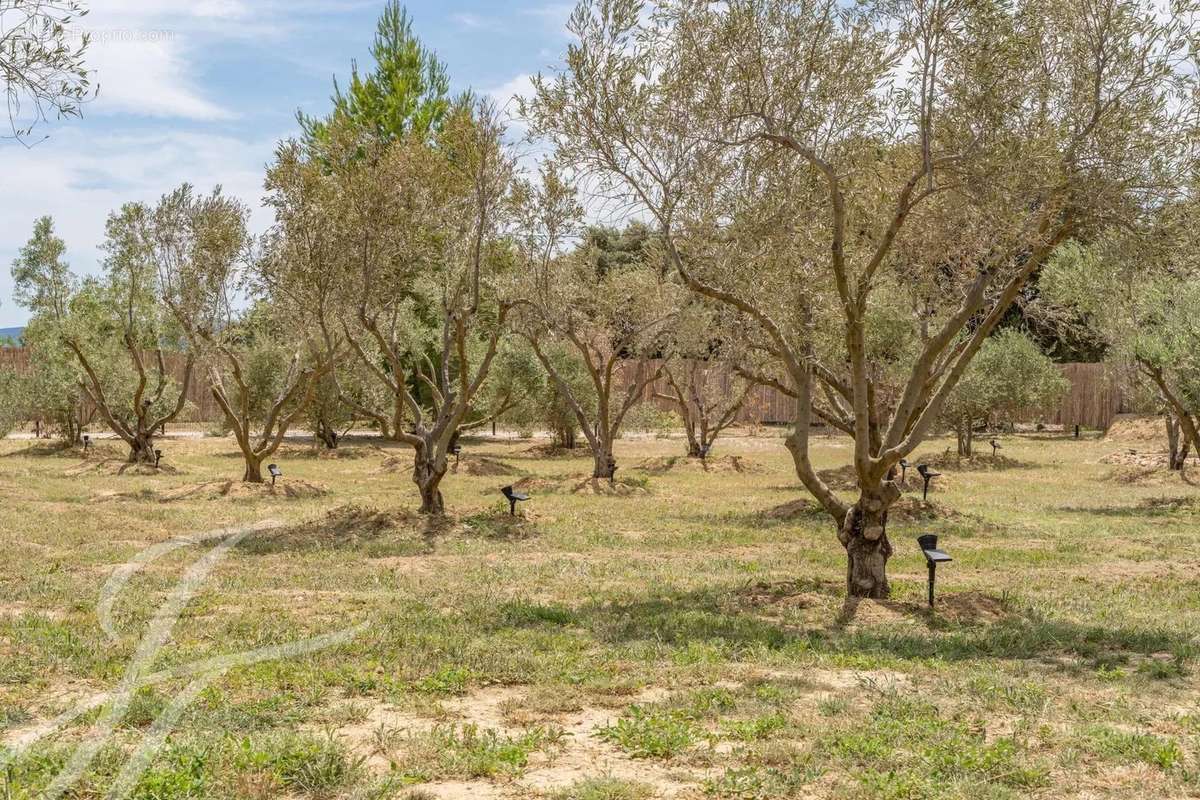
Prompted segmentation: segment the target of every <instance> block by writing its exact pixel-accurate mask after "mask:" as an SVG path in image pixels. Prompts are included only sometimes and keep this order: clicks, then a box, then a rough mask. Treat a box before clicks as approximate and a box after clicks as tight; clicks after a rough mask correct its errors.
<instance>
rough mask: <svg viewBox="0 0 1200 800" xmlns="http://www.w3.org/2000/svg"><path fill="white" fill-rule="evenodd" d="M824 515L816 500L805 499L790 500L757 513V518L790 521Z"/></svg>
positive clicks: (823, 510)
mask: <svg viewBox="0 0 1200 800" xmlns="http://www.w3.org/2000/svg"><path fill="white" fill-rule="evenodd" d="M824 515H825V509H823V508H821V506H820V504H819V503H817V501H816V500H810V499H807V498H801V499H799V500H792V501H790V502H787V503H784V504H782V505H778V506H775V507H774V508H769V509H767V510H766V511H763V512H760V513H759V516H760V517H762V518H763V519H771V520H792V519H799V518H800V517H813V516H818V517H819V516H824Z"/></svg>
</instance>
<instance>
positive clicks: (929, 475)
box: [917, 464, 942, 500]
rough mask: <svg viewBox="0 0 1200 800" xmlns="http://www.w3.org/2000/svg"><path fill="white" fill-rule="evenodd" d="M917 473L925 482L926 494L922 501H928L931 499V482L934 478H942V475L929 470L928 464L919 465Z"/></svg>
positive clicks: (923, 495) (922, 496)
mask: <svg viewBox="0 0 1200 800" xmlns="http://www.w3.org/2000/svg"><path fill="white" fill-rule="evenodd" d="M917 472H919V473H921V477H922V478H923V479H924V480H925V492H924V494H922V495H921V499H922V500H928V499H929V482H930V481H932V480H933V479H934V478H939V477H941V475H942V473H940V472H934V471H933V470H931V469H930V468H929V465H928V464H918V465H917Z"/></svg>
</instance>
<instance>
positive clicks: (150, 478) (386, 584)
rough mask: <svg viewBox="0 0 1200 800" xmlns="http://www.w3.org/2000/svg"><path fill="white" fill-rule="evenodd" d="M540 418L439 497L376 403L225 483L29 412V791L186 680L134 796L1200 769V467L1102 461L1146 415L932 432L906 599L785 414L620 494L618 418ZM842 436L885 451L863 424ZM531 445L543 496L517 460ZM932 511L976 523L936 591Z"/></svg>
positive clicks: (148, 722) (11, 753) (16, 671)
mask: <svg viewBox="0 0 1200 800" xmlns="http://www.w3.org/2000/svg"><path fill="white" fill-rule="evenodd" d="M536 444H537V443H536V442H529V441H523V442H500V441H468V442H467V443H466V447H465V450H464V453H465V455H464V457H463V462H462V466H461V467H460V469H459V472H458V474H453V475H449V476H447V479H446V481H445V483H444V485H443V490H444V492H445V494H446V498H447V504H448V506H449V508H450V509H451V510H452V512H453V516H452V517H451V518H449V519H447V520H445V521H443V522H440V523H437V524H430V523H427V522H425V521H423V520H420V519H418V518H417V517H416V516H415V515H414V514H413V513H412V509H414V508H415V507H416V501H417V494H416V489H415V487H414V485H413V484H412V482H411V481H410V480H409V477H408V474H407V472H406V470H405V468H404V467H405V465H406V462H407V456H406V455H405V453H404V452H403V451H399V450H383V449H380V448H379V447H378V446H377V444H376V443H373V442H371V441H370V440H356V441H350V442H348V443H347V444H346V445H345V446H344V448H343V450H342V451H341V452H340V454H339V457H337V458H316V457H314V456H313V454H312V452H311V451H310V450H309V449H308V448H307V446H306V445H303V444H301V443H296V444H292V445H288V449H287V450H286V451H285V452H284V453H281V454H280V456H279V458H278V459H277V460H278V461H279V463H280V464H281V466H282V467H283V469H284V472H285V477H284V479H283V481H282V483H281V486H280V490H279V491H277V492H274V493H270V492H267V491H244V490H243V489H242V488H241V487H239V486H236V485H234V486H232V487H229V486H225V485H224V484H222V483H220V482H219V481H220V480H223V479H228V478H236V477H237V476H238V475H240V472H241V469H240V462H239V460H238V459H237V457H236V454H235V448H234V447H233V446H232V444H231V443H230V442H229V441H225V440H220V439H203V440H186V441H185V440H168V441H166V442H164V444H163V448H164V450H165V451H166V457H165V463H168V464H170V465H171V467H172V468H173V469H174V470H175V472H171V473H165V474H159V475H132V474H124V475H116V474H113V468H114V467H115V466H116V465H115V463H100V464H99V465H98V466H95V467H94V468H92V467H91V466H90V465H89V464H85V463H83V462H82V460H81V458H80V455H79V454H78V453H77V452H76V453H70V452H58V451H54V450H53V449H48V448H46V447H44V446H41V445H33V444H32V443H30V442H18V441H5V442H0V497H2V498H3V501H4V502H3V525H2V526H0V553H2V554H3V557H4V561H5V563H4V566H3V568H2V569H0V742H4V743H6V744H5V747H6V749H4V750H0V753H6V755H5V756H3V760H4V761H5V762H7V763H6V765H0V798H2V799H3V800H14V799H16V798H36V797H42V796H43V795H44V793H45V791H46V789H47V788H48V787H52V785H53V784H52V781H53V780H54V779H55V776H56V775H59V774H60V772H61V771H62V770H63V769H64V767H65V766H66V765H68V764H69V762H70V759H71V758H72V754H73V753H75V752H77V747H79V745H81V744H82V743H88V742H98V743H99V747H98V749H97V751H96V753H95V754H94V757H93V758H92V759H91V760H90V761H89V762H87V764H86V768H85V769H83V771H82V774H81V775H80V777H79V779H78V780H77V781H75V782H74V783H73V784H72V785H71V786H69V787H67V788H66V793H65V794H63V795H62V796H64V797H77V798H99V797H104V796H106V795H107V794H108V793H109V791H110V790H111V789H112V787H114V786H119V785H121V784H120V782H121V780H122V775H123V774H124V773H123V770H125V769H126V767H127V765H128V764H129V763H130V762H131V757H133V756H134V754H135V752H136V751H137V750H138V748H139V747H141V746H142V745H143V744H144V743H145V742H146V741H148V740H149V739H151V738H153V735H154V734H155V732H156V727H155V721H156V719H159V718H160V716H161V715H164V714H166V715H168V716H169V715H171V714H172V713H178V714H180V716H179V719H178V721H177V722H176V723H175V724H174V725H173V730H172V731H171V732H170V733H169V735H167V736H166V739H165V743H164V744H163V746H162V747H161V749H159V750H158V751H157V752H155V753H153V755H152V760H151V761H150V764H149V767H148V769H146V770H145V771H144V772H143V773H141V774H140V775H139V776H137V777H136V780H135V781H134V783H133V784H132V788H131V790H130V792H129V795H128V796H131V797H135V798H142V799H144V800H167V799H168V798H231V799H232V798H239V799H241V798H269V797H288V798H304V797H313V798H342V797H345V798H385V797H395V798H412V799H413V800H417V799H418V798H541V797H545V798H563V799H566V798H569V799H570V800H625V799H627V798H628V799H634V798H651V797H664V798H691V797H712V798H773V797H797V798H972V799H975V798H1018V797H1030V796H1033V797H1047V798H1050V797H1053V798H1059V797H1078V798H1099V797H1112V798H1143V797H1144V798H1149V797H1189V796H1200V705H1198V701H1200V691H1198V689H1200V681H1198V680H1197V670H1198V662H1197V655H1198V650H1197V648H1198V645H1200V638H1198V635H1200V614H1198V612H1200V557H1198V556H1197V554H1196V552H1195V551H1196V548H1197V546H1198V545H1200V487H1198V486H1194V485H1191V484H1189V483H1187V482H1186V481H1184V480H1182V479H1181V478H1179V477H1177V476H1171V475H1167V474H1166V473H1160V474H1158V475H1145V474H1140V473H1138V472H1137V471H1136V470H1129V469H1123V468H1120V467H1114V466H1109V465H1106V464H1103V463H1101V458H1102V457H1103V456H1105V455H1108V454H1110V453H1113V452H1123V450H1124V447H1125V446H1124V445H1123V444H1121V443H1117V442H1111V441H1101V440H1097V439H1094V438H1093V439H1085V440H1082V441H1075V440H1072V439H1066V438H1061V437H1055V436H1049V435H1044V436H1043V435H1030V436H1024V437H1015V436H1011V437H1006V439H1005V441H1004V450H1002V451H1001V452H1002V454H1003V456H1004V457H1005V460H1003V461H998V462H997V461H993V460H992V458H991V456H988V455H984V456H980V457H977V458H976V459H975V460H974V463H972V464H969V465H956V464H955V463H954V462H953V460H952V459H951V460H948V461H947V460H944V459H942V458H941V456H940V454H941V453H942V452H943V451H944V450H945V449H946V447H947V446H948V442H947V441H946V440H937V441H932V442H930V443H929V444H927V445H926V446H925V447H924V448H923V449H922V451H921V454H920V455H922V456H924V457H927V458H932V457H934V456H938V457H939V461H937V462H936V463H938V464H939V465H940V468H942V470H943V471H944V473H945V477H944V478H943V479H941V480H939V481H938V482H935V485H934V491H933V492H931V495H930V501H931V502H930V503H929V504H922V503H920V502H918V500H917V499H913V498H918V497H919V494H918V495H914V493H913V492H912V491H911V487H912V486H915V485H916V481H913V480H912V479H911V478H910V492H909V494H908V495H907V498H909V499H906V500H905V501H903V506H902V507H901V509H900V510H899V511H898V512H897V513H896V514H895V515H894V517H893V520H892V521H891V524H890V525H889V535H890V537H891V540H892V542H893V545H894V546H895V548H896V555H895V556H894V557H893V559H892V561H891V565H890V573H891V579H892V584H893V599H892V600H891V601H888V602H886V603H877V602H864V603H862V604H860V605H858V606H857V607H856V608H848V607H844V606H843V601H842V594H843V575H844V570H845V566H844V557H843V554H842V552H841V548H840V547H839V546H838V544H837V541H836V539H835V538H834V535H833V529H832V524H831V523H830V522H829V521H828V520H827V519H825V518H823V517H822V516H821V515H820V514H818V513H816V512H814V511H813V510H812V509H811V507H810V506H808V505H807V504H804V503H797V501H799V500H802V499H803V497H804V493H803V492H802V490H800V488H799V485H798V481H797V480H796V478H795V475H794V473H793V472H792V470H791V465H790V460H789V457H788V455H787V452H786V451H785V450H784V448H783V446H782V443H781V441H780V440H779V439H778V438H773V437H764V438H735V439H729V440H723V441H722V442H720V443H719V444H718V450H719V453H718V455H719V456H720V457H715V463H714V464H713V467H712V470H711V471H705V470H702V469H700V468H698V466H697V465H694V464H689V463H686V462H684V461H683V460H682V459H681V460H678V461H674V462H672V459H671V457H672V456H675V455H677V454H678V453H680V452H681V451H682V447H683V446H682V444H681V442H680V441H679V440H678V439H674V440H636V441H633V440H631V441H625V442H622V443H621V444H620V446H619V448H618V452H617V457H618V460H619V461H620V464H621V468H620V469H619V471H618V473H617V474H618V476H619V479H618V484H619V485H618V487H617V488H616V489H615V490H610V491H614V492H615V493H614V494H608V493H604V494H596V493H595V492H594V491H592V490H591V487H589V486H586V485H585V486H584V487H583V488H585V489H587V491H576V488H577V487H578V485H579V484H580V483H581V481H582V476H583V474H584V473H585V472H588V471H590V463H591V462H590V458H589V457H588V456H587V454H586V453H584V452H579V453H578V454H576V455H573V456H567V457H561V456H554V455H548V454H547V453H546V452H545V451H544V450H539V449H537V448H536V447H535V445H536ZM106 447H112V445H109V444H104V443H102V444H101V445H100V452H99V453H97V454H93V456H92V458H91V463H92V464H95V463H97V462H100V461H101V460H102V458H103V456H104V450H105V448H106ZM982 449H983V450H990V448H988V447H987V446H986V445H984V446H983V447H982ZM814 450H815V458H816V460H817V462H818V466H819V467H820V468H822V469H828V470H837V469H838V468H841V467H843V466H844V465H845V464H847V463H848V461H849V459H850V449H849V446H848V442H847V441H846V440H841V439H820V440H819V441H818V442H817V444H816V445H815V448H814ZM112 454H113V455H117V456H119V453H117V451H116V450H115V449H114V450H113V451H112ZM731 456H736V457H737V458H736V459H731V458H730V457H731ZM390 458H399V465H398V466H399V469H398V470H397V469H395V468H392V469H390V470H389V468H388V465H389V464H390V463H392V462H389V460H388V459H390ZM639 465H640V467H641V468H639ZM394 466H395V465H393V467H394ZM832 474H833V475H834V476H836V475H837V474H838V473H836V472H834V473H832ZM518 481H520V482H521V483H520V485H523V486H527V487H528V491H529V492H530V493H531V494H532V495H533V498H532V500H531V501H530V502H528V503H525V504H523V505H522V506H521V509H520V512H519V514H521V516H520V517H519V518H518V519H515V520H514V519H510V518H509V517H508V508H507V503H506V502H505V501H504V499H503V498H502V497H501V496H500V494H499V492H498V490H499V488H500V487H501V486H503V485H505V484H508V483H514V482H518ZM285 488H286V489H288V490H289V491H284V490H285ZM601 489H602V490H603V489H604V487H601ZM249 525H257V526H258V528H257V529H255V530H254V531H252V532H250V533H248V534H245V535H244V537H243V538H241V539H240V540H239V541H238V542H237V544H236V546H234V547H233V548H232V549H230V550H229V551H228V553H227V554H226V555H225V556H224V558H223V559H220V560H219V561H218V562H217V563H215V566H214V567H213V570H212V573H211V574H210V575H209V576H208V577H207V579H206V580H205V581H203V582H202V583H201V584H200V585H199V586H198V588H197V591H196V593H195V596H194V597H192V598H191V599H190V601H189V602H188V603H187V604H186V606H185V608H184V610H183V612H182V616H181V618H180V619H179V621H178V623H177V624H176V625H175V626H174V628H173V630H172V631H171V633H170V636H169V640H168V641H167V644H166V646H164V647H162V648H161V649H159V650H157V651H154V652H151V653H150V657H149V658H150V660H149V662H148V664H147V667H146V670H145V671H146V673H147V674H149V673H155V674H157V675H158V676H159V677H158V678H157V679H156V680H155V681H154V682H153V683H151V684H150V685H143V686H140V688H138V689H137V691H136V692H135V693H133V694H132V696H131V697H129V698H128V700H127V703H126V705H127V708H125V709H124V710H125V713H124V714H122V715H120V716H119V719H116V720H115V721H114V722H115V729H114V730H113V731H112V733H111V735H109V736H107V737H106V738H104V739H103V741H102V742H101V741H100V740H99V739H98V738H97V737H96V735H95V733H94V731H90V727H91V726H92V725H94V724H102V723H103V722H104V721H105V719H106V717H105V711H104V709H103V708H102V707H101V705H100V703H99V702H93V703H92V704H91V705H94V706H96V707H95V708H92V709H91V710H86V711H84V713H83V714H81V715H80V716H78V717H77V718H75V719H73V720H71V721H69V722H66V723H65V724H63V725H62V726H60V727H59V728H58V729H57V731H56V732H54V733H52V734H49V735H45V736H41V737H40V738H39V734H41V733H45V732H46V730H47V728H46V725H47V723H48V722H49V721H51V720H53V719H54V718H55V716H56V715H59V714H61V713H63V712H64V711H66V710H68V709H70V708H71V707H73V706H74V705H75V704H77V703H79V702H80V701H87V700H89V699H90V700H93V701H98V700H101V699H103V698H104V697H105V695H104V693H105V692H112V691H113V690H114V689H117V688H118V687H119V686H120V685H121V682H122V680H123V679H124V678H125V676H126V670H127V669H128V667H129V665H130V663H132V662H134V661H136V659H137V658H138V657H139V647H141V646H142V642H143V637H144V636H145V635H146V632H147V628H148V625H150V624H151V620H152V618H153V617H154V616H155V614H156V613H157V612H158V610H159V608H160V606H162V605H163V603H164V600H166V599H167V597H168V595H169V593H171V592H172V590H173V589H174V588H175V586H176V584H177V583H178V582H179V581H180V579H181V577H183V576H184V575H185V574H186V572H187V570H188V569H189V568H191V566H192V565H193V563H194V562H196V561H197V559H198V558H200V557H201V555H202V554H205V553H209V554H213V553H216V551H217V549H218V548H219V545H218V542H220V541H221V539H220V538H219V537H218V538H210V539H205V538H203V536H202V535H203V534H208V533H210V532H213V531H218V530H221V529H228V530H240V529H241V528H243V527H244V526H249ZM925 532H934V533H938V534H940V535H941V537H942V541H941V544H942V546H943V547H944V548H945V549H947V550H948V551H949V552H950V553H951V554H952V555H953V556H954V562H953V563H952V564H950V565H947V566H946V567H944V568H943V569H942V570H941V571H940V572H939V576H938V578H939V583H938V586H939V603H938V608H937V610H936V611H935V612H933V613H930V612H929V611H928V610H927V609H926V608H925V606H924V595H925V565H924V560H923V558H922V557H921V555H920V553H919V551H918V550H917V548H916V545H915V542H914V539H915V537H916V536H917V535H918V534H919V533H925ZM185 535H189V536H194V537H196V538H195V540H194V542H192V543H190V544H184V545H182V546H179V547H176V548H173V549H169V550H168V549H164V551H163V552H162V553H161V554H160V555H159V557H158V558H156V559H154V560H150V561H147V562H146V563H145V564H144V565H143V566H142V568H141V569H140V570H139V571H137V572H136V573H134V572H130V577H129V582H128V584H127V585H126V586H125V588H124V589H123V591H121V592H120V594H119V595H117V596H116V597H115V601H114V602H113V604H112V609H111V611H112V613H111V619H112V626H113V627H112V633H113V637H110V636H109V634H108V633H106V631H105V630H104V628H103V627H102V625H101V615H100V614H99V612H98V603H99V601H100V598H101V595H102V589H103V587H104V586H105V584H106V581H108V580H109V578H110V576H111V575H113V573H114V570H117V569H118V568H120V567H121V566H122V565H123V564H126V563H127V562H130V561H131V559H134V558H135V557H138V555H139V554H141V553H144V552H145V551H146V550H147V548H149V547H151V546H153V545H155V544H159V543H162V542H166V541H168V540H171V539H173V538H174V537H179V536H185ZM361 623H366V624H365V625H360V624H361ZM354 626H359V627H354ZM347 628H351V629H352V631H351V635H352V638H349V639H348V640H347V641H344V642H341V643H339V644H336V645H334V646H331V647H326V648H324V649H318V650H316V651H315V652H310V653H307V654H302V655H291V656H281V657H278V658H264V659H262V660H259V661H257V662H256V663H252V664H240V665H234V666H230V667H228V668H223V669H222V670H220V671H218V672H215V673H213V674H210V675H208V676H207V679H205V680H202V681H196V680H195V675H194V673H192V672H189V671H188V665H191V664H194V663H196V662H201V661H204V660H205V659H213V658H216V657H219V656H224V655H231V654H238V653H243V652H246V651H252V650H256V649H261V648H268V647H271V646H275V645H286V644H288V643H289V642H295V641H298V640H304V639H307V638H309V637H316V636H321V635H325V634H332V633H336V632H339V631H342V630H345V629H347ZM192 696H194V700H192V701H191V702H190V703H186V704H183V703H181V702H176V699H177V698H178V697H192ZM173 702H175V706H179V707H178V708H176V707H175V706H173ZM164 735H166V732H164ZM34 740H36V742H35V743H33V744H32V745H29V746H28V747H26V746H25V745H26V744H28V743H29V742H31V741H34Z"/></svg>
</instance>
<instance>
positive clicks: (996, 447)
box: [990, 439, 1004, 458]
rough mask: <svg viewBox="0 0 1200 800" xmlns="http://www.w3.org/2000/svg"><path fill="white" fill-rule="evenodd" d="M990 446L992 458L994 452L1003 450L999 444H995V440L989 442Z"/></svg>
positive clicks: (994, 454)
mask: <svg viewBox="0 0 1200 800" xmlns="http://www.w3.org/2000/svg"><path fill="white" fill-rule="evenodd" d="M990 444H991V445H992V458H995V457H996V451H997V450H1003V449H1004V448H1003V447H1001V446H1000V443H999V442H997V441H996V440H995V439H992V441H991V442H990Z"/></svg>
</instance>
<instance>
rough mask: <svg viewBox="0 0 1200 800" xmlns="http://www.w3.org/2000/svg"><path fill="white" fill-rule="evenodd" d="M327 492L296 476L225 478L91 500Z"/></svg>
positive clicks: (291, 496) (293, 496)
mask: <svg viewBox="0 0 1200 800" xmlns="http://www.w3.org/2000/svg"><path fill="white" fill-rule="evenodd" d="M328 493H329V490H328V489H326V488H325V487H324V486H320V485H318V484H315V483H309V482H308V481H301V480H295V479H289V480H287V481H286V482H283V483H279V484H277V485H275V486H272V485H271V484H269V483H243V482H242V481H233V480H223V481H204V482H203V483H189V484H185V485H183V486H175V487H172V488H170V489H164V490H161V491H157V490H153V489H143V490H141V491H138V492H101V493H100V494H98V495H96V496H95V497H93V498H92V499H93V501H94V502H102V501H105V500H155V501H158V502H160V503H173V502H176V501H179V500H219V499H222V498H227V497H228V498H234V499H238V500H245V499H258V498H272V499H278V500H305V499H308V498H312V497H324V496H325V495H326V494H328Z"/></svg>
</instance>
